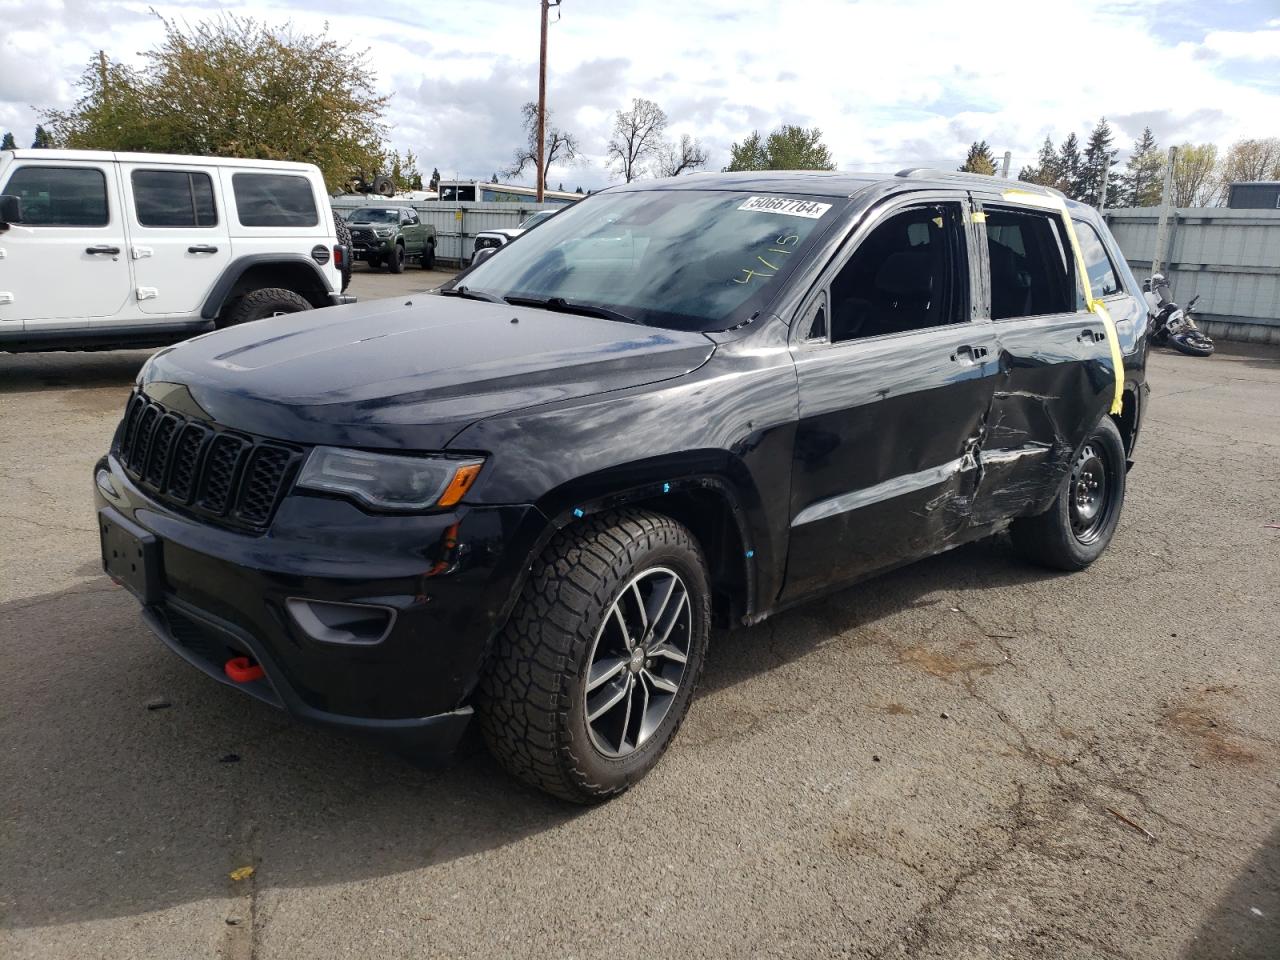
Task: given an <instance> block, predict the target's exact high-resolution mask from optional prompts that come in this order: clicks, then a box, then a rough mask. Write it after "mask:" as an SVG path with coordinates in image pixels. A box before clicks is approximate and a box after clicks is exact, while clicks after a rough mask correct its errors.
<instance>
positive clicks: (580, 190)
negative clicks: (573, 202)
mask: <svg viewBox="0 0 1280 960" xmlns="http://www.w3.org/2000/svg"><path fill="white" fill-rule="evenodd" d="M573 192H574V193H581V192H582V188H581V187H578V189H577V190H575V191H573Z"/></svg>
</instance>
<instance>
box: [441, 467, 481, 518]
mask: <svg viewBox="0 0 1280 960" xmlns="http://www.w3.org/2000/svg"><path fill="white" fill-rule="evenodd" d="M481 466H482V464H479V463H469V464H467V465H466V466H465V467H459V468H458V472H457V473H455V474H454V475H453V479H452V480H450V481H449V485H448V486H447V487H445V488H444V493H442V494H440V499H439V500H437V501H436V506H438V507H452V506H453V505H454V504H455V503H457V502H458V501H459V500H461V499H462V498H463V497H465V496H466V495H467V491H468V490H470V489H471V486H472V484H474V483H475V482H476V477H478V476H480V467H481Z"/></svg>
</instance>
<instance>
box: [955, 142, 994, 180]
mask: <svg viewBox="0 0 1280 960" xmlns="http://www.w3.org/2000/svg"><path fill="white" fill-rule="evenodd" d="M958 169H959V171H960V172H961V173H984V174H986V175H987V176H988V177H991V176H995V172H996V158H995V155H994V154H993V153H992V152H991V147H990V146H989V145H988V144H987V141H985V140H975V141H973V143H972V144H971V145H970V147H969V155H968V156H967V157H965V158H964V163H962V164H961V165H960V166H959V168H958Z"/></svg>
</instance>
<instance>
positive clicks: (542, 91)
mask: <svg viewBox="0 0 1280 960" xmlns="http://www.w3.org/2000/svg"><path fill="white" fill-rule="evenodd" d="M538 6H540V7H541V8H542V38H541V40H540V41H539V43H538V170H537V173H538V194H537V197H538V203H542V182H543V181H544V180H545V179H546V177H547V173H546V170H545V169H543V167H544V164H545V163H546V160H547V157H546V153H547V14H548V13H549V12H550V11H551V8H552V7H558V6H560V0H538Z"/></svg>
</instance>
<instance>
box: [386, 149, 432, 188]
mask: <svg viewBox="0 0 1280 960" xmlns="http://www.w3.org/2000/svg"><path fill="white" fill-rule="evenodd" d="M378 167H379V169H381V170H383V171H385V172H386V174H387V176H389V177H390V178H391V182H392V183H393V184H395V188H396V192H397V193H400V192H402V191H405V190H421V189H422V174H420V173H419V172H418V158H417V157H415V156H414V155H413V151H412V150H406V151H405V154H404V156H401V155H400V151H399V150H392V151H391V152H390V153H383V154H382V156H381V159H380V160H379V161H378Z"/></svg>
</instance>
